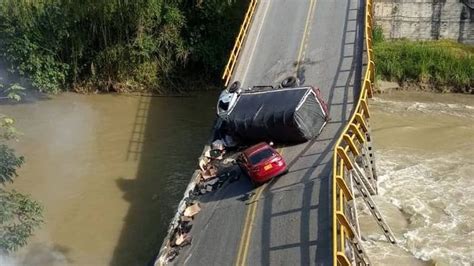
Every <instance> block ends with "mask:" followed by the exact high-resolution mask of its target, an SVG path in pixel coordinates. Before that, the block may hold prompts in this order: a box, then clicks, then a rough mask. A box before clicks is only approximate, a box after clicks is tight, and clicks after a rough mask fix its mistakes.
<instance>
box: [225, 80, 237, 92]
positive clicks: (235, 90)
mask: <svg viewBox="0 0 474 266" xmlns="http://www.w3.org/2000/svg"><path fill="white" fill-rule="evenodd" d="M239 89H240V82H239V81H234V82H233V83H232V84H230V86H229V87H228V88H227V90H229V92H230V93H234V92H237V91H238V90H239Z"/></svg>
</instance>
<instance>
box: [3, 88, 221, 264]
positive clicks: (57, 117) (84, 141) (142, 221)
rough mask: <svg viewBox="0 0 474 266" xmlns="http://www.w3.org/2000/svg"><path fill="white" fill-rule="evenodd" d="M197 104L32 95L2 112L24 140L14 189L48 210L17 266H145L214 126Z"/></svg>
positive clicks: (209, 104)
mask: <svg viewBox="0 0 474 266" xmlns="http://www.w3.org/2000/svg"><path fill="white" fill-rule="evenodd" d="M216 97H217V95H216V94H215V93H201V95H200V96H194V97H179V98H172V97H152V98H150V97H133V96H115V95H78V94H70V93H65V94H62V95H59V96H50V97H38V96H29V97H27V98H28V102H27V103H21V104H15V105H8V104H3V105H0V109H1V113H3V114H6V115H9V116H11V117H13V118H15V120H16V121H17V128H18V129H19V130H20V131H21V132H22V133H23V135H22V136H21V137H20V141H19V142H18V143H16V144H14V146H15V147H16V149H17V151H18V153H19V154H22V155H24V156H25V157H26V163H25V165H24V166H23V167H22V168H21V170H20V171H19V174H20V177H19V178H18V179H17V180H16V181H15V183H14V185H13V186H12V187H13V188H15V189H17V190H19V191H21V192H24V193H28V194H31V195H32V197H33V198H35V199H37V200H39V201H40V202H41V203H42V204H43V205H44V208H45V213H44V214H45V221H46V222H45V224H44V225H43V227H42V228H41V229H40V230H39V231H37V233H36V235H35V236H34V237H33V238H31V240H30V243H29V245H28V246H27V247H25V248H23V249H22V250H20V252H18V254H17V255H16V256H15V261H16V264H17V265H35V266H40V265H145V264H146V263H147V262H148V261H149V260H151V259H152V257H153V255H154V253H155V252H157V251H158V249H159V247H160V246H161V242H162V239H163V238H164V236H165V233H166V230H167V228H168V222H169V220H170V219H171V217H172V216H173V215H174V212H175V210H176V207H177V204H178V202H179V200H180V199H181V198H182V194H183V191H184V189H185V188H186V184H187V183H188V181H189V180H190V177H191V174H192V172H193V170H194V169H195V167H196V165H197V158H198V156H199V155H200V153H201V151H202V147H203V144H204V143H205V142H206V140H207V138H208V136H209V132H210V127H211V126H212V121H213V118H214V115H215V114H214V110H215V109H214V107H215V104H214V103H215V99H216Z"/></svg>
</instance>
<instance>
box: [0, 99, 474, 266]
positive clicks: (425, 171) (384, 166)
mask: <svg viewBox="0 0 474 266" xmlns="http://www.w3.org/2000/svg"><path fill="white" fill-rule="evenodd" d="M216 97H217V95H216V94H215V93H202V94H200V95H199V96H193V97H179V98H171V97H151V98H150V97H136V96H117V95H77V94H70V93H65V94H61V95H58V96H49V97H45V96H38V95H35V96H30V97H27V100H26V102H24V103H20V104H13V105H10V104H3V105H0V108H1V112H2V113H4V114H8V115H10V116H12V117H14V118H15V119H16V121H17V127H18V129H19V130H20V131H21V132H23V135H22V136H21V137H20V141H19V142H18V143H16V144H14V146H15V147H16V149H17V150H18V152H19V153H20V154H23V155H25V157H26V159H27V161H26V164H25V165H24V166H23V167H22V168H21V170H20V171H19V174H20V177H19V178H18V179H17V180H16V181H15V183H14V185H13V187H14V188H15V189H17V190H19V191H21V192H24V193H29V194H31V195H32V197H33V198H35V199H37V200H39V201H40V202H41V203H42V204H43V205H44V207H45V224H44V225H43V227H42V228H41V229H40V230H38V231H37V233H36V234H35V236H34V237H32V238H31V239H30V243H29V244H28V245H27V246H26V247H24V248H22V249H21V250H20V251H19V252H18V253H17V254H16V255H15V256H14V257H13V258H9V259H8V261H9V262H10V263H11V264H16V265H35V266H36V265H38V266H42V265H53V266H59V265H144V264H146V263H147V262H148V261H149V260H150V259H151V258H152V255H153V254H154V252H156V251H157V250H158V248H159V246H160V245H161V241H162V238H163V237H164V235H165V233H166V229H167V226H168V222H169V219H170V218H171V217H172V216H173V214H174V212H175V209H176V206H177V204H178V202H179V200H180V199H181V198H182V193H183V191H184V189H185V187H186V185H187V183H188V181H189V178H190V176H191V174H192V172H193V169H194V168H195V167H196V162H197V161H196V160H197V157H198V156H199V154H200V152H201V149H202V146H203V144H204V143H205V141H206V139H207V137H208V135H209V131H210V126H211V123H212V120H213V117H214V104H215V99H216ZM371 106H372V119H371V124H372V128H373V137H374V141H375V147H376V156H377V157H376V158H377V166H378V174H379V177H380V196H377V197H376V200H377V202H378V203H379V205H380V207H381V211H382V213H384V214H385V216H386V217H387V219H388V222H389V224H390V225H391V226H392V228H393V230H394V231H395V234H396V237H397V239H398V240H399V246H397V248H394V247H393V246H391V245H389V244H387V243H386V242H385V240H384V238H383V236H382V235H380V232H379V231H378V229H377V226H376V225H375V224H373V222H372V220H371V217H370V216H368V215H367V212H366V211H364V210H363V209H361V227H362V231H363V232H365V234H364V235H365V238H366V240H367V241H366V242H365V243H366V244H367V249H368V251H369V253H370V254H371V258H372V260H373V262H374V263H375V265H377V264H383V265H390V264H391V265H401V264H405V265H406V264H420V265H424V264H426V263H424V262H423V261H427V262H429V263H438V265H469V263H470V262H471V261H474V255H473V253H474V248H473V247H474V243H473V239H474V237H473V234H474V233H473V230H474V226H473V223H472V217H474V201H473V199H472V197H471V196H470V195H472V194H473V193H474V179H473V178H472V174H473V173H474V164H473V158H474V139H473V138H474V127H473V125H474V123H473V122H474V97H473V96H472V95H441V94H428V93H393V94H384V95H381V96H377V97H376V98H375V99H374V100H372V101H371ZM359 205H360V204H359ZM360 206H361V205H360ZM400 247H401V249H400ZM413 256H416V257H417V258H419V259H420V260H414V259H413Z"/></svg>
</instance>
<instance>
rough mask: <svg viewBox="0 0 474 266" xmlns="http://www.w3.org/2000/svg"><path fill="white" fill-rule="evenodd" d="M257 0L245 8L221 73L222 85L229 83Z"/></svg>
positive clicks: (252, 0)
mask: <svg viewBox="0 0 474 266" xmlns="http://www.w3.org/2000/svg"><path fill="white" fill-rule="evenodd" d="M257 2H258V0H251V1H250V5H249V8H248V9H247V13H245V18H244V22H243V23H242V26H240V31H239V35H238V36H237V39H236V40H235V44H234V48H232V52H231V53H230V56H229V61H227V65H226V66H225V69H224V74H223V75H222V79H223V80H224V81H225V83H224V85H225V86H227V85H228V84H229V80H230V78H231V77H232V73H233V72H234V67H235V64H236V63H237V59H238V57H239V54H240V49H241V48H242V45H243V43H244V41H245V37H246V36H247V32H248V29H249V26H250V23H251V22H252V18H253V15H254V13H255V9H256V7H257Z"/></svg>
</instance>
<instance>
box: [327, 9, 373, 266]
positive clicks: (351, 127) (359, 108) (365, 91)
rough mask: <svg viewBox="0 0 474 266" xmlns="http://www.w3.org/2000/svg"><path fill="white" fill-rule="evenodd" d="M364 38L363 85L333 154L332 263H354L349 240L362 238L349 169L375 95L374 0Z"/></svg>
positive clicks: (367, 14) (358, 151)
mask: <svg viewBox="0 0 474 266" xmlns="http://www.w3.org/2000/svg"><path fill="white" fill-rule="evenodd" d="M364 22H365V25H364V28H365V29H364V31H365V32H364V38H365V48H366V59H367V68H366V71H365V75H364V80H363V82H362V89H361V93H360V96H359V99H358V101H357V105H356V107H355V109H354V113H353V114H352V115H351V117H350V120H349V121H348V123H347V124H346V126H345V128H344V130H343V131H342V133H341V135H340V136H339V138H338V140H337V142H336V144H335V146H334V154H333V169H332V206H333V207H332V245H333V246H332V253H333V254H332V256H333V265H334V266H337V265H351V262H350V260H349V258H348V255H347V254H349V253H350V252H351V250H349V249H348V245H347V244H346V241H347V240H349V241H351V242H352V243H357V241H360V239H357V238H358V235H357V232H356V231H355V230H354V227H353V226H352V225H351V223H350V221H349V219H348V215H347V206H348V202H349V201H350V200H352V199H353V198H354V195H352V193H351V190H350V188H349V186H348V184H347V182H346V181H345V180H346V177H347V175H348V172H349V171H351V170H352V169H353V167H354V166H353V161H352V160H351V159H353V158H355V157H356V156H358V155H359V154H361V149H360V147H361V146H362V145H363V144H364V143H366V142H367V141H368V140H367V135H366V133H367V132H368V130H369V127H368V123H367V122H368V120H367V119H368V118H369V117H370V113H369V106H368V99H369V98H372V91H373V84H374V79H375V63H374V55H373V48H372V23H373V0H366V5H365V21H364Z"/></svg>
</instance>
